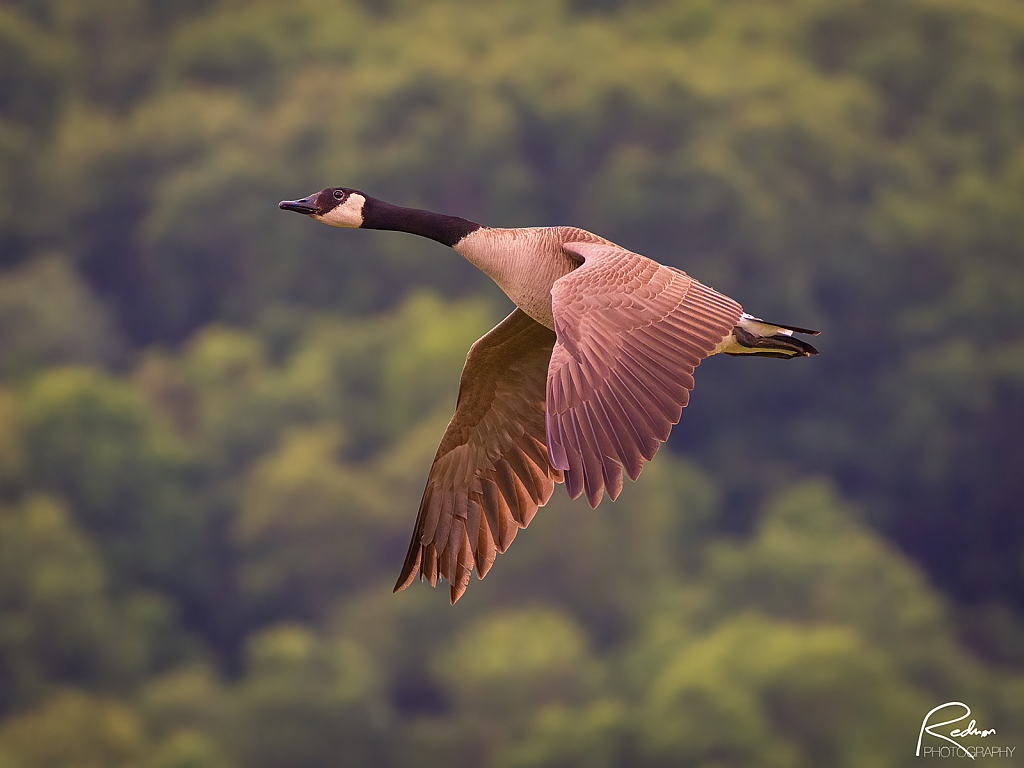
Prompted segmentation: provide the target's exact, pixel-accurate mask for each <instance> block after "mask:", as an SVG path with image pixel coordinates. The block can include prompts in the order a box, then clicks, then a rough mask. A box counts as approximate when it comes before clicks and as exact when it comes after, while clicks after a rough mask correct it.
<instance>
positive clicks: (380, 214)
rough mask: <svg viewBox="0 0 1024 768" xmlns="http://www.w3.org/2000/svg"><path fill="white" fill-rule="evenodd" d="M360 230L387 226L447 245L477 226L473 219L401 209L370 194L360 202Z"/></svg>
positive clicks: (413, 209) (415, 209) (450, 244)
mask: <svg viewBox="0 0 1024 768" xmlns="http://www.w3.org/2000/svg"><path fill="white" fill-rule="evenodd" d="M362 228H363V229H390V230H394V231H397V232H408V233H410V234H413V235H419V236H421V237H429V238H430V239H431V240H437V242H439V243H443V244H444V245H447V246H452V245H455V244H456V243H457V242H459V240H461V239H462V238H464V237H465V236H466V235H468V234H469V233H470V232H473V231H475V230H478V229H480V225H479V224H477V223H476V222H473V221H469V220H468V219H462V218H459V217H458V216H445V215H444V214H443V213H433V212H431V211H421V210H419V209H418V208H403V207H401V206H400V205H392V204H391V203H385V202H384V201H383V200H376V199H374V198H372V197H367V198H366V203H365V204H364V205H363V224H362Z"/></svg>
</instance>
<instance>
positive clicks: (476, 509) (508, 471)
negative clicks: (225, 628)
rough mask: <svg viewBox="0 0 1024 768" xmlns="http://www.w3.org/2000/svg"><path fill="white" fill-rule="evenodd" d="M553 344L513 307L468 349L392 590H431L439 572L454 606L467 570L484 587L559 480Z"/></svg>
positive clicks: (544, 330)
mask: <svg viewBox="0 0 1024 768" xmlns="http://www.w3.org/2000/svg"><path fill="white" fill-rule="evenodd" d="M554 343H555V334H554V332H552V331H551V330H549V329H548V328H545V327H544V326H543V325H541V324H540V323H538V322H537V321H535V320H533V319H532V318H531V317H530V316H529V315H527V314H526V313H525V312H523V311H522V310H521V309H516V310H515V311H514V312H513V313H512V314H510V315H509V316H508V317H506V318H505V319H504V320H502V321H501V323H499V324H498V325H497V326H495V327H494V328H493V329H492V330H491V331H489V332H488V333H487V334H486V335H485V336H483V337H482V338H481V339H479V340H478V341H477V342H476V343H475V344H473V346H472V348H470V350H469V354H468V355H467V356H466V366H465V368H464V369H463V371H462V380H461V382H460V383H459V400H458V405H457V406H456V408H455V415H454V416H453V417H452V420H451V423H449V424H448V429H447V430H445V433H444V437H442V438H441V445H440V446H439V447H438V449H437V455H436V456H434V463H433V465H432V466H431V468H430V474H429V475H428V477H427V487H426V488H425V489H424V491H423V500H422V501H421V502H420V511H419V515H418V516H417V518H416V527H415V528H414V530H413V535H412V543H411V544H410V545H409V553H408V555H407V556H406V558H405V565H404V566H403V567H402V573H401V575H400V576H399V577H398V583H397V584H396V585H395V591H396V592H397V591H399V590H400V589H405V588H406V587H407V586H409V584H411V583H412V581H413V579H414V578H415V576H416V573H417V572H419V574H420V578H421V579H423V578H425V579H427V581H429V582H430V584H431V586H434V585H435V584H436V583H437V577H438V575H439V574H440V575H441V576H443V577H444V578H445V579H447V580H448V583H449V584H450V585H451V599H452V603H453V604H454V603H455V601H456V600H458V599H459V597H461V596H462V593H463V592H465V591H466V587H467V586H468V584H469V577H470V574H471V573H472V571H473V568H474V567H475V568H476V572H477V576H478V577H479V578H481V579H482V578H483V577H484V576H485V575H486V573H487V571H488V569H489V568H490V567H491V564H492V563H493V562H494V558H495V554H496V552H504V551H505V550H506V548H508V545H509V544H511V543H512V539H514V538H515V535H516V532H517V531H518V530H519V529H520V528H525V527H526V526H527V525H529V523H530V520H532V519H533V516H534V514H535V513H536V512H537V508H538V507H540V506H543V505H544V504H545V503H546V502H547V500H548V499H549V498H550V497H551V493H552V491H554V484H555V483H556V482H562V473H561V472H560V471H559V470H557V469H554V468H552V467H551V464H550V463H549V462H548V449H547V444H546V440H545V432H544V382H545V377H546V375H547V370H548V362H549V360H550V358H551V348H552V345H553V344H554Z"/></svg>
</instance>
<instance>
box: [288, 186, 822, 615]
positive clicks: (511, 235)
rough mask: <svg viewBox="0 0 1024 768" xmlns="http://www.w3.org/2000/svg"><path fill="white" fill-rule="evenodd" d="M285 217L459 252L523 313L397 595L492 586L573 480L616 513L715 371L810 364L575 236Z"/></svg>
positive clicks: (303, 209) (749, 320) (487, 346)
mask: <svg viewBox="0 0 1024 768" xmlns="http://www.w3.org/2000/svg"><path fill="white" fill-rule="evenodd" d="M279 207H280V208H282V209H284V210H287V211H297V212H298V213H302V214H305V215H307V216H309V217H310V218H313V219H316V220H317V221H322V222H323V223H325V224H330V225H332V226H335V227H361V228H363V229H388V230H397V231H401V232H409V233H411V234H414V235H420V236H422V237H428V238H430V239H432V240H436V241H438V242H440V243H444V244H445V245H447V246H450V247H452V248H454V249H455V251H456V252H458V253H459V254H461V255H462V256H464V257H465V258H466V259H468V260H469V261H470V263H472V264H474V265H476V266H477V267H479V268H480V269H481V270H483V271H484V272H485V273H487V274H488V275H489V276H490V277H491V278H492V279H493V280H494V282H496V283H497V284H498V286H499V287H500V288H501V289H502V290H503V291H504V292H505V293H506V294H508V296H509V298H510V299H512V301H514V302H515V304H516V307H517V308H516V309H515V310H514V311H513V312H512V314H510V315H509V316H508V317H506V318H505V319H504V320H502V321H501V322H500V323H499V324H498V325H497V326H495V327H494V328H493V329H491V330H490V331H488V332H487V333H486V334H485V335H484V336H483V337H482V338H480V339H479V340H478V341H477V342H476V343H474V344H473V346H472V347H471V348H470V350H469V354H468V355H467V356H466V366H465V368H464V369H463V371H462V379H461V381H460V382H459V398H458V405H457V406H456V408H455V415H454V416H453V417H452V420H451V423H449V425H448V429H446V430H445V433H444V436H443V437H442V438H441V445H440V446H439V447H438V449H437V454H436V455H435V456H434V463H433V465H432V466H431V468H430V474H429V476H428V477H427V485H426V489H425V490H424V492H423V500H422V501H421V502H420V509H419V514H418V515H417V517H416V526H415V528H414V530H413V535H412V543H411V544H410V545H409V553H408V555H407V556H406V558H405V565H404V566H403V567H402V573H401V575H400V576H399V577H398V583H397V584H396V585H395V592H397V591H399V590H400V589H405V587H407V586H409V584H411V583H412V581H413V579H414V578H415V576H416V574H417V572H419V574H420V579H421V580H422V579H424V578H425V579H427V580H428V581H429V582H430V584H431V586H434V585H436V584H437V577H438V575H440V576H442V577H444V578H445V579H447V581H448V583H449V584H450V586H451V600H452V603H453V604H454V603H455V601H456V600H458V599H459V597H461V596H462V593H463V592H465V590H466V587H467V586H468V584H469V578H470V574H471V573H472V571H473V569H474V568H475V569H476V572H477V576H478V578H481V579H482V578H483V577H484V576H485V575H486V574H487V571H488V570H489V569H490V567H491V565H492V564H493V563H494V558H495V554H496V553H497V552H504V551H505V550H506V548H507V547H508V546H509V544H511V543H512V539H514V538H515V535H516V532H517V530H518V529H519V528H525V527H526V526H527V525H529V523H530V520H531V519H532V518H533V516H534V514H535V513H536V512H537V508H538V507H541V506H543V505H544V504H545V503H546V502H547V500H548V499H549V498H550V497H551V494H552V492H553V491H554V484H555V483H556V482H562V481H563V479H564V481H565V484H566V488H567V490H568V492H569V495H570V496H571V497H572V498H574V499H575V498H577V497H579V495H580V494H581V493H583V492H586V494H587V499H588V500H589V501H590V505H591V506H592V507H596V506H597V505H598V504H599V503H600V501H601V499H602V498H603V495H604V492H605V491H607V492H608V495H609V496H610V497H611V498H612V499H613V500H614V499H615V498H616V497H617V496H618V495H619V492H620V491H621V490H622V470H623V469H625V470H626V473H627V474H628V475H629V477H630V478H631V479H633V480H635V479H636V478H637V476H638V475H639V474H640V469H641V467H642V464H643V460H644V459H646V460H648V461H650V460H651V459H652V458H653V457H654V454H655V452H656V451H657V450H658V446H659V444H660V443H662V442H664V441H665V440H667V439H668V436H669V432H670V430H671V429H672V425H673V424H675V423H676V422H678V421H679V418H680V416H681V415H682V409H683V407H684V406H685V405H686V403H687V401H688V400H689V394H690V390H691V389H692V388H693V371H694V369H695V368H696V367H697V365H699V363H700V361H701V360H702V359H703V358H705V357H707V356H708V355H714V354H717V353H719V352H725V353H726V354H729V355H763V356H772V357H785V358H789V357H806V356H808V355H816V354H818V352H817V350H816V349H815V348H814V347H812V346H811V345H810V344H807V343H806V342H804V341H801V340H800V339H797V338H795V337H794V336H793V333H794V332H798V333H808V334H817V333H818V332H817V331H810V330H807V329H805V328H795V327H792V326H787V325H778V324H774V323H766V322H763V321H761V320H758V319H757V318H755V317H752V316H750V315H748V314H745V313H744V312H743V310H742V308H741V307H740V305H739V304H737V303H736V302H735V301H733V300H732V299H730V298H728V297H727V296H723V295H722V294H720V293H717V292H716V291H714V290H712V289H711V288H708V287H707V286H705V285H702V284H701V283H699V282H697V281H696V280H694V279H693V278H691V277H689V276H688V275H687V274H686V273H685V272H682V271H680V270H678V269H674V268H673V267H666V266H663V265H661V264H658V263H657V262H654V261H652V260H651V259H648V258H646V257H644V256H641V255H639V254H636V253H632V252H630V251H627V250H626V249H625V248H621V247H619V246H618V245H615V244H614V243H612V242H610V241H608V240H605V239H604V238H602V237H598V236H597V235H593V234H591V233H590V232H586V231H585V230H582V229H577V228H575V227H530V228H525V229H492V228H490V227H484V226H481V225H480V224H476V223H475V222H472V221H468V220H467V219H462V218H459V217H457V216H445V215H443V214H439V213H432V212H430V211H422V210H417V209H414V208H403V207H400V206H396V205H392V204H390V203H385V202H383V201H381V200H376V199H374V198H372V197H370V196H369V195H365V194H363V193H362V192H359V191H357V190H354V189H348V188H346V187H330V188H328V189H324V190H322V191H320V192H317V193H316V194H314V195H310V196H309V197H305V198H302V199H301V200H284V201H282V202H281V203H280V204H279Z"/></svg>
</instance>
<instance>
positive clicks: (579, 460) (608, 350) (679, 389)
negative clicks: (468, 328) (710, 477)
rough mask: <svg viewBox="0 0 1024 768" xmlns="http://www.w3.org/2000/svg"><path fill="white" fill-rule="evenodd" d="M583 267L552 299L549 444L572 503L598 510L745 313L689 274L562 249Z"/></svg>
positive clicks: (622, 254)
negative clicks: (700, 366)
mask: <svg viewBox="0 0 1024 768" xmlns="http://www.w3.org/2000/svg"><path fill="white" fill-rule="evenodd" d="M563 248H565V250H566V251H569V252H570V253H573V254H575V255H576V256H578V257H580V258H582V259H583V261H584V263H583V265H582V266H580V267H579V268H578V269H576V270H574V271H572V272H570V273H569V274H567V275H565V276H563V277H561V278H559V279H558V280H557V281H556V282H555V285H554V287H553V288H552V289H551V296H552V312H553V314H554V318H555V332H556V333H557V336H558V339H557V342H556V343H555V347H554V350H553V351H552V354H551V364H550V366H549V368H548V379H547V412H546V414H547V422H546V428H547V444H548V453H549V455H550V456H551V464H552V466H554V467H555V468H557V469H562V470H565V483H566V488H567V489H568V491H569V495H570V496H572V498H576V497H578V496H579V495H580V493H582V492H583V491H586V494H587V499H588V500H589V501H590V505H591V506H592V507H596V506H597V505H598V504H599V503H600V501H601V498H602V496H603V492H604V490H605V489H607V491H608V495H609V496H611V498H612V499H614V498H615V497H616V496H618V494H619V491H621V490H622V469H623V468H625V469H626V472H627V473H629V476H630V478H632V479H634V480H635V479H636V477H637V475H639V474H640V470H641V468H642V465H643V459H647V460H648V461H649V460H650V459H652V458H653V457H654V454H655V452H656V451H657V450H658V446H659V445H660V444H661V443H662V442H664V441H665V440H667V439H668V436H669V432H670V431H671V429H672V425H673V424H675V423H676V422H678V421H679V417H680V416H681V415H682V409H683V407H684V406H685V405H686V403H687V402H688V400H689V395H690V390H691V389H693V371H694V369H695V368H696V367H697V365H698V364H699V363H700V361H701V359H703V358H704V357H707V355H708V354H709V353H710V352H711V351H712V350H713V349H714V348H715V347H716V346H717V345H718V343H719V342H720V341H722V340H723V339H724V338H725V337H726V336H727V335H728V334H729V333H730V332H731V331H732V329H733V327H734V326H735V325H736V322H737V321H738V320H739V318H740V315H741V314H742V308H741V307H740V305H739V304H737V303H736V302H735V301H733V300H732V299H730V298H728V297H727V296H723V295H722V294H720V293H717V292H716V291H714V290H712V289H711V288H708V287H707V286H705V285H702V284H701V283H699V282H697V281H696V280H694V279H693V278H691V277H689V276H688V275H687V274H686V273H685V272H682V271H680V270H678V269H674V268H672V267H666V266H663V265H661V264H658V263H657V262H655V261H652V260H651V259H648V258H646V257H644V256H641V255H639V254H636V253H632V252H631V251H627V250H625V249H624V248H620V247H619V246H616V245H610V244H605V243H582V242H579V243H577V242H573V243H567V244H565V245H564V246H563Z"/></svg>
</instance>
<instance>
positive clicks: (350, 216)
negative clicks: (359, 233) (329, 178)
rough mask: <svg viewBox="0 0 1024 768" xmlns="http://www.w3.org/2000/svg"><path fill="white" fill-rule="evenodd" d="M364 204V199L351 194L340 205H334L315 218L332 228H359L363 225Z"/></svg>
mask: <svg viewBox="0 0 1024 768" xmlns="http://www.w3.org/2000/svg"><path fill="white" fill-rule="evenodd" d="M365 202H366V198H365V197H363V196H362V195H357V194H354V193H353V194H351V195H349V196H348V197H347V198H346V199H345V202H343V203H342V204H341V205H336V206H335V207H334V208H332V209H331V210H329V211H328V212H327V213H325V214H324V215H323V216H319V217H317V218H319V219H320V221H322V222H323V223H324V224H330V225H331V226H332V227H360V226H362V224H363V203H365Z"/></svg>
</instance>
